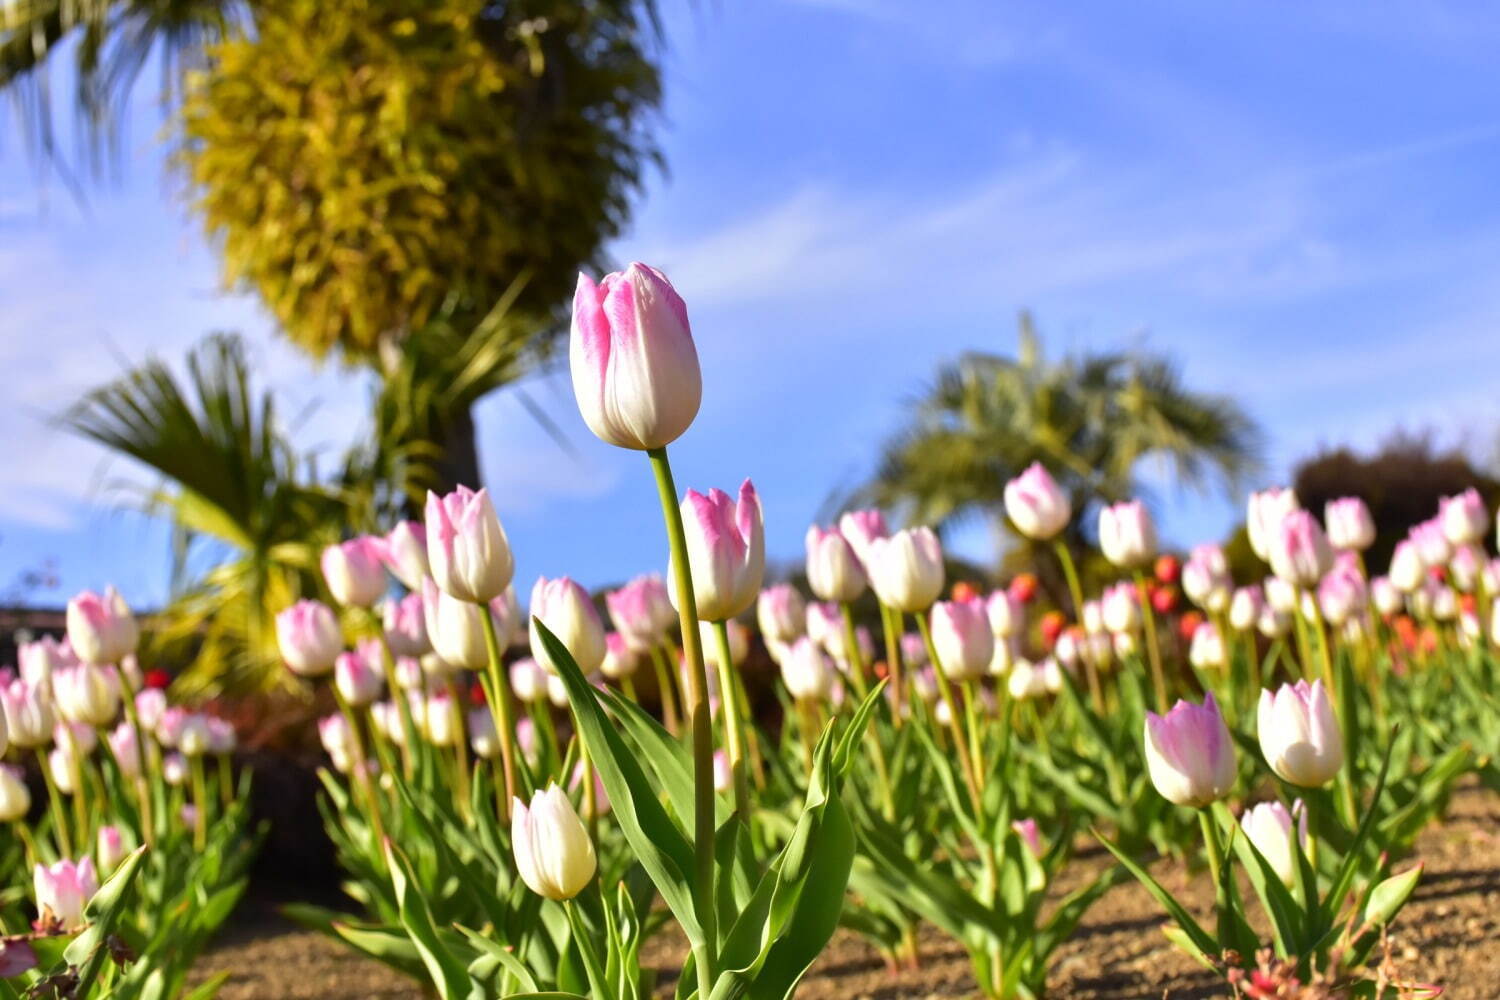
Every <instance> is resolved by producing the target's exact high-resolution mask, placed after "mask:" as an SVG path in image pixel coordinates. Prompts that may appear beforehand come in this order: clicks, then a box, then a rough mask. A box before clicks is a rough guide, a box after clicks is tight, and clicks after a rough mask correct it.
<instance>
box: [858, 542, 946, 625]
mask: <svg viewBox="0 0 1500 1000" xmlns="http://www.w3.org/2000/svg"><path fill="white" fill-rule="evenodd" d="M865 563H866V565H865V568H866V570H867V571H868V572H869V576H870V586H871V587H873V588H874V590H875V596H876V597H878V598H880V603H882V604H884V605H885V606H886V607H888V608H892V609H894V610H896V611H900V612H902V613H904V614H916V613H919V612H922V611H926V610H927V609H928V608H930V607H932V602H933V601H935V600H937V598H938V595H939V594H941V593H942V592H943V547H942V544H941V543H940V542H939V541H938V537H937V535H936V534H935V533H934V532H933V530H932V529H931V528H928V527H925V526H924V527H917V528H904V529H902V530H901V531H898V532H896V533H895V534H894V535H891V536H890V537H888V538H879V539H876V540H874V541H873V542H871V543H870V551H869V555H868V557H867V558H866V560H865Z"/></svg>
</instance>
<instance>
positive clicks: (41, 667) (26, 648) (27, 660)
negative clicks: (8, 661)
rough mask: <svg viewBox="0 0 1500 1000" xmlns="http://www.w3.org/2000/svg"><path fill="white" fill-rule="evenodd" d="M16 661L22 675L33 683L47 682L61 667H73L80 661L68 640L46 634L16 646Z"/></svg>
mask: <svg viewBox="0 0 1500 1000" xmlns="http://www.w3.org/2000/svg"><path fill="white" fill-rule="evenodd" d="M16 661H17V663H18V664H19V665H20V668H21V677H22V678H23V679H24V680H28V681H31V682H32V683H33V684H45V683H47V682H48V681H50V680H51V679H52V674H53V673H54V672H55V671H56V670H57V669H58V668H60V667H71V666H73V665H74V664H76V663H77V662H78V658H77V657H76V656H74V655H73V648H72V646H71V645H69V644H68V643H67V641H63V642H58V641H57V640H56V639H54V638H52V637H51V636H50V635H44V636H42V637H41V638H40V639H37V640H35V641H33V642H23V643H21V644H20V645H19V646H17V647H16Z"/></svg>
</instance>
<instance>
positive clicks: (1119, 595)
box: [1100, 580, 1141, 633]
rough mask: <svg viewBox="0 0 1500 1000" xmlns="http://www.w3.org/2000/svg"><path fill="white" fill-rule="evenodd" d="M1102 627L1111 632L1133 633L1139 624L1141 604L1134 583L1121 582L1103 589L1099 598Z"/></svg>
mask: <svg viewBox="0 0 1500 1000" xmlns="http://www.w3.org/2000/svg"><path fill="white" fill-rule="evenodd" d="M1100 610H1101V611H1102V613H1103V616H1104V627H1105V628H1107V629H1109V630H1110V631H1111V632H1117V633H1118V632H1134V631H1135V630H1136V629H1137V628H1139V627H1140V624H1141V602H1140V597H1139V592H1138V591H1137V590H1136V586H1135V584H1134V583H1131V582H1130V581H1128V580H1125V581H1121V582H1120V583H1117V584H1114V585H1113V586H1111V587H1106V588H1105V589H1104V596H1103V597H1102V598H1100Z"/></svg>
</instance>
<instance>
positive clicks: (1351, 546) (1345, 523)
mask: <svg viewBox="0 0 1500 1000" xmlns="http://www.w3.org/2000/svg"><path fill="white" fill-rule="evenodd" d="M1323 522H1324V524H1326V525H1327V527H1328V543H1329V544H1330V545H1332V546H1333V547H1334V548H1336V549H1338V550H1340V551H1342V552H1363V551H1364V550H1365V549H1368V548H1369V547H1370V546H1371V545H1373V544H1375V521H1374V519H1373V518H1371V517H1370V508H1369V507H1368V506H1366V505H1365V502H1364V501H1363V500H1361V499H1360V498H1359V497H1344V498H1343V499H1340V500H1330V501H1328V503H1327V504H1325V505H1324V507H1323Z"/></svg>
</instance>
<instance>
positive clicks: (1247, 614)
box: [1229, 584, 1266, 632]
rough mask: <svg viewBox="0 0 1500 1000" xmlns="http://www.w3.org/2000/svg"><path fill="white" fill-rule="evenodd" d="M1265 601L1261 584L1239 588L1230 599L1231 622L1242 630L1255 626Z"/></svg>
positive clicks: (1234, 626)
mask: <svg viewBox="0 0 1500 1000" xmlns="http://www.w3.org/2000/svg"><path fill="white" fill-rule="evenodd" d="M1265 602H1266V599H1265V598H1264V597H1263V596H1261V591H1260V587H1259V586H1256V585H1253V584H1252V585H1251V586H1249V587H1241V588H1239V589H1238V590H1236V591H1235V592H1234V597H1232V598H1231V599H1230V601H1229V624H1230V625H1231V626H1232V627H1233V628H1235V629H1238V630H1239V631H1241V632H1244V631H1247V630H1248V629H1252V628H1254V627H1255V622H1256V620H1257V619H1259V618H1260V612H1261V608H1263V607H1264V606H1265Z"/></svg>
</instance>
